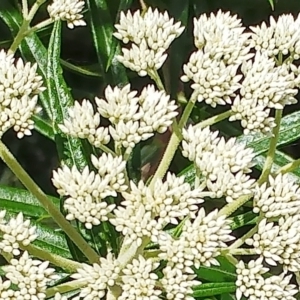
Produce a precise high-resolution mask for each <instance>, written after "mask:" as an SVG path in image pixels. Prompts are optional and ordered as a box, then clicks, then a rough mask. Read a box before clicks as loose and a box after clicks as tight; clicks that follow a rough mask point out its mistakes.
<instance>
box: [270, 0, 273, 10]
mask: <svg viewBox="0 0 300 300" xmlns="http://www.w3.org/2000/svg"><path fill="white" fill-rule="evenodd" d="M269 3H270V5H271V8H272V10H274V2H273V0H269Z"/></svg>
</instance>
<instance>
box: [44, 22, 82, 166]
mask: <svg viewBox="0 0 300 300" xmlns="http://www.w3.org/2000/svg"><path fill="white" fill-rule="evenodd" d="M60 41H61V22H60V21H57V22H56V23H55V24H54V27H53V31H52V34H51V37H50V41H49V45H48V56H47V68H46V70H47V80H46V84H47V89H48V93H49V104H50V109H51V114H52V116H53V118H52V127H53V130H54V133H55V141H56V144H57V148H58V154H59V156H60V158H61V159H63V160H65V161H66V164H67V165H69V166H73V165H75V166H77V167H78V168H79V169H83V167H85V166H86V165H87V164H88V163H87V159H86V157H85V155H84V153H83V150H82V144H81V142H80V140H79V139H75V138H72V137H70V136H67V137H63V136H62V135H61V131H60V129H59V128H58V124H62V123H63V121H64V119H66V118H67V115H68V112H67V109H68V108H69V107H70V106H72V105H73V104H74V100H73V98H72V96H71V94H70V91H69V89H68V87H67V85H66V83H65V81H64V78H63V76H62V68H61V65H60Z"/></svg>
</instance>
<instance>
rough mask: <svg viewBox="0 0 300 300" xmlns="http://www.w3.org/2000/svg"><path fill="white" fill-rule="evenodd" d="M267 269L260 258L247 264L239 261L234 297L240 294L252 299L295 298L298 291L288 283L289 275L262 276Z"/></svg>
mask: <svg viewBox="0 0 300 300" xmlns="http://www.w3.org/2000/svg"><path fill="white" fill-rule="evenodd" d="M268 270H269V269H268V268H264V267H263V265H262V259H257V260H256V261H254V260H251V261H250V262H249V264H248V265H246V264H245V263H244V262H243V261H240V262H239V263H238V265H237V270H236V272H237V275H238V277H237V281H236V286H237V290H236V298H237V300H240V299H241V298H242V296H244V297H246V298H249V299H253V300H260V299H266V300H269V299H270V300H273V299H283V300H296V298H295V297H293V296H294V295H295V294H296V293H297V292H298V291H297V289H296V286H295V285H294V284H290V280H291V275H288V276H286V275H285V273H282V274H280V275H277V276H271V277H268V278H264V277H263V274H265V273H266V272H267V271H268Z"/></svg>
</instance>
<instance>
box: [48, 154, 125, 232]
mask: <svg viewBox="0 0 300 300" xmlns="http://www.w3.org/2000/svg"><path fill="white" fill-rule="evenodd" d="M92 164H93V166H94V167H95V168H96V169H97V172H94V171H90V170H89V168H88V167H85V168H84V170H83V171H82V172H80V171H79V170H78V169H77V168H76V167H75V166H73V167H72V168H71V169H70V168H68V167H67V166H63V167H62V168H61V169H58V170H57V171H54V172H53V179H52V180H53V184H54V186H55V187H56V188H57V192H58V193H59V194H60V195H61V196H67V197H68V198H67V199H66V200H65V201H64V208H65V210H66V211H67V212H68V214H67V216H66V218H67V220H75V219H77V220H79V221H80V222H82V223H84V224H85V227H86V228H89V229H90V228H92V226H93V225H99V224H100V223H101V222H102V221H107V220H108V217H107V215H108V214H109V213H110V212H111V211H112V210H113V209H114V208H115V204H108V203H107V202H105V201H104V199H105V198H106V197H109V196H111V197H116V196H117V193H118V192H123V191H125V190H126V189H127V185H126V184H125V176H124V169H125V165H126V164H125V161H123V160H122V157H113V156H112V155H111V154H102V156H101V157H100V158H97V157H95V156H92Z"/></svg>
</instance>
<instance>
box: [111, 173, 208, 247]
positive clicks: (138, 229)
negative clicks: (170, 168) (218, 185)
mask: <svg viewBox="0 0 300 300" xmlns="http://www.w3.org/2000/svg"><path fill="white" fill-rule="evenodd" d="M207 195H208V193H207V192H203V191H202V189H194V190H191V186H190V185H189V184H188V183H185V182H184V177H183V176H182V177H179V178H177V177H176V176H175V175H172V174H170V173H168V174H167V178H166V181H165V182H162V180H157V181H156V182H155V185H154V188H153V189H150V188H149V187H147V186H145V184H144V183H143V182H142V181H140V182H139V184H138V185H135V184H134V183H133V182H132V181H131V182H130V191H129V192H127V191H126V192H123V193H122V196H123V198H124V201H122V202H121V205H123V206H124V207H123V206H118V208H117V209H115V210H114V213H115V214H116V218H114V219H110V222H111V223H112V224H113V225H114V226H115V227H116V230H117V231H121V232H122V233H123V234H124V235H127V236H128V238H127V240H126V243H128V244H133V243H135V244H136V245H137V246H140V245H141V243H142V239H143V237H149V238H150V239H151V240H152V241H153V242H157V241H158V239H159V236H160V233H161V231H162V229H163V227H164V226H165V225H167V224H169V223H171V224H178V220H182V219H183V218H184V217H186V216H188V217H191V218H195V217H196V215H195V212H196V211H197V210H198V207H197V204H200V203H202V202H203V198H204V197H205V196H207Z"/></svg>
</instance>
